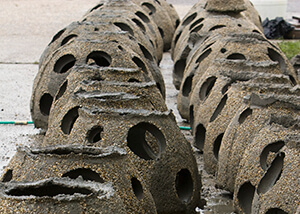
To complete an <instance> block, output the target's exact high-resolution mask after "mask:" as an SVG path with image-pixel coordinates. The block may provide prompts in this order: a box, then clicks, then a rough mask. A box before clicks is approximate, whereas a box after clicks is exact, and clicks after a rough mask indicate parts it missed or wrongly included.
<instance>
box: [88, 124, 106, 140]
mask: <svg viewBox="0 0 300 214" xmlns="http://www.w3.org/2000/svg"><path fill="white" fill-rule="evenodd" d="M102 132H103V128H102V127H101V126H94V127H93V128H92V129H91V130H89V131H88V133H87V141H88V142H89V143H96V142H98V141H100V140H102V137H101V133H102Z"/></svg>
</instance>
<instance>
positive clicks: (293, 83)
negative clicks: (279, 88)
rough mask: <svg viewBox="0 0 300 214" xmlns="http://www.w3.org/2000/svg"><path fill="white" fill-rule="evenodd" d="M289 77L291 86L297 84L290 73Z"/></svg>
mask: <svg viewBox="0 0 300 214" xmlns="http://www.w3.org/2000/svg"><path fill="white" fill-rule="evenodd" d="M289 79H290V81H291V83H292V85H293V86H295V85H297V82H296V80H295V78H294V77H293V76H292V75H289Z"/></svg>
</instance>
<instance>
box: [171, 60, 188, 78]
mask: <svg viewBox="0 0 300 214" xmlns="http://www.w3.org/2000/svg"><path fill="white" fill-rule="evenodd" d="M185 66H186V59H180V60H178V61H177V62H176V63H175V65H174V74H175V75H176V76H178V77H179V78H180V79H182V77H183V73H184V70H185Z"/></svg>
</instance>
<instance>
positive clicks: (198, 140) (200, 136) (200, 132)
mask: <svg viewBox="0 0 300 214" xmlns="http://www.w3.org/2000/svg"><path fill="white" fill-rule="evenodd" d="M205 135H206V129H205V127H204V126H203V125H202V124H198V125H197V127H196V133H195V146H196V147H197V148H198V149H200V150H201V151H202V150H203V148H204V143H205Z"/></svg>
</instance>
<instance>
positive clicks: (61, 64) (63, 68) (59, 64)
mask: <svg viewBox="0 0 300 214" xmlns="http://www.w3.org/2000/svg"><path fill="white" fill-rule="evenodd" d="M75 62H76V59H75V57H74V56H73V55H71V54H67V55H64V56H62V57H60V58H59V59H58V60H57V61H56V63H55V65H54V69H53V70H54V72H56V73H59V74H62V73H66V72H67V71H68V70H69V69H71V68H72V67H73V66H74V65H75Z"/></svg>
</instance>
